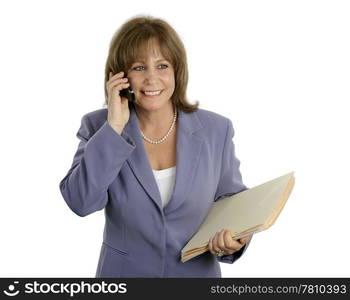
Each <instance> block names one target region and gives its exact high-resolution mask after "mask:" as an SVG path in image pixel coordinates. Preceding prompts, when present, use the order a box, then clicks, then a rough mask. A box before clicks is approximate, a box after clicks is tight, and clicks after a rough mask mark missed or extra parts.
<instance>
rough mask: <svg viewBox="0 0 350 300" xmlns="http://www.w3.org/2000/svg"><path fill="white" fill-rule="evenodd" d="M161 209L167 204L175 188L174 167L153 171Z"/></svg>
mask: <svg viewBox="0 0 350 300" xmlns="http://www.w3.org/2000/svg"><path fill="white" fill-rule="evenodd" d="M152 171H153V175H154V178H155V179H156V182H157V185H158V189H159V193H160V197H161V199H162V203H163V207H164V206H165V205H167V204H168V202H169V201H170V198H171V196H172V194H173V190H174V186H175V175H176V166H175V167H171V168H168V169H163V170H153V169H152Z"/></svg>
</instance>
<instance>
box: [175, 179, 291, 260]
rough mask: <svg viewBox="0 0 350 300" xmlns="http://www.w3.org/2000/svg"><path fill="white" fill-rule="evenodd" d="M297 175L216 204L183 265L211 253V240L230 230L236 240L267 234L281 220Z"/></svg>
mask: <svg viewBox="0 0 350 300" xmlns="http://www.w3.org/2000/svg"><path fill="white" fill-rule="evenodd" d="M294 181H295V178H294V172H291V173H288V174H286V175H283V176H281V177H278V178H275V179H273V180H270V181H268V182H265V183H263V184H261V185H258V186H255V187H253V188H250V189H248V190H245V191H242V192H240V193H237V194H235V195H233V196H228V197H226V198H223V199H220V200H218V201H216V202H214V203H213V205H212V207H211V209H210V211H209V213H208V215H207V217H206V218H205V220H204V222H203V223H202V224H201V226H200V227H199V229H198V231H197V233H195V234H194V235H193V236H192V238H191V239H190V241H189V242H188V243H187V244H186V246H185V247H184V248H183V249H182V250H181V261H182V262H186V261H188V260H189V259H191V258H193V257H195V256H197V255H200V254H202V253H204V252H206V251H208V242H209V239H210V237H211V236H214V234H215V233H216V232H217V231H219V230H221V229H229V230H230V231H231V232H232V234H233V238H234V239H239V238H241V237H244V236H247V235H250V234H252V233H256V232H259V231H263V230H266V229H267V228H269V227H270V226H271V225H272V224H273V223H274V222H275V221H276V219H277V217H278V216H279V214H280V212H281V210H282V208H283V207H284V205H285V203H286V201H287V199H288V198H289V195H290V193H291V192H292V189H293V186H294Z"/></svg>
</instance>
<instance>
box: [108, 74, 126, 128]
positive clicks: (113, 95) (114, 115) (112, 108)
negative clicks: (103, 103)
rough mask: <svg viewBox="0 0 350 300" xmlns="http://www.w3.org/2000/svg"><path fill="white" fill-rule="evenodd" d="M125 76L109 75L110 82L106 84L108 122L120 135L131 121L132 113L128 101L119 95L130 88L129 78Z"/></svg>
mask: <svg viewBox="0 0 350 300" xmlns="http://www.w3.org/2000/svg"><path fill="white" fill-rule="evenodd" d="M123 76H124V72H119V73H117V74H115V75H113V74H112V72H110V73H109V80H108V81H107V83H106V86H107V92H108V99H107V103H108V117H107V121H108V123H109V125H111V127H112V128H113V129H114V130H115V131H117V132H118V133H119V134H121V132H122V131H123V128H124V126H125V124H126V123H127V122H128V121H129V117H130V111H129V106H128V99H127V98H124V97H120V95H119V93H120V91H121V90H122V89H126V88H128V87H129V85H130V84H129V83H128V78H127V77H125V78H123Z"/></svg>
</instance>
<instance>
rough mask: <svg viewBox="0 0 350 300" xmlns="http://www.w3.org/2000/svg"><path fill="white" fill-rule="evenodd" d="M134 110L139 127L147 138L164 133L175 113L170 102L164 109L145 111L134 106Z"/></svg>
mask: <svg viewBox="0 0 350 300" xmlns="http://www.w3.org/2000/svg"><path fill="white" fill-rule="evenodd" d="M135 111H136V115H137V118H138V120H139V124H140V129H141V130H142V132H143V133H144V134H145V135H146V136H147V137H148V136H149V138H152V137H154V138H157V137H159V135H163V134H165V133H166V132H167V131H168V130H169V128H170V126H171V123H172V122H173V119H174V113H175V112H174V108H173V105H172V104H170V105H168V106H166V107H165V108H164V109H159V110H154V111H147V110H144V109H142V108H139V107H136V106H135Z"/></svg>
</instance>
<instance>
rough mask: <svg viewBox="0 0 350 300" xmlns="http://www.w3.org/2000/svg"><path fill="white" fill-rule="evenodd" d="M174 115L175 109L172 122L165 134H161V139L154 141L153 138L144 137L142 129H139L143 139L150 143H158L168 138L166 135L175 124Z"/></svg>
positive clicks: (175, 114) (175, 115)
mask: <svg viewBox="0 0 350 300" xmlns="http://www.w3.org/2000/svg"><path fill="white" fill-rule="evenodd" d="M176 117H177V110H176V109H175V113H174V118H173V122H172V123H171V126H170V128H169V130H168V132H167V133H166V135H165V136H163V137H162V138H161V139H158V140H155V141H154V140H151V139H149V138H148V137H146V136H145V135H144V134H143V132H142V130H141V129H140V131H141V135H142V138H143V139H144V140H146V141H147V142H149V143H151V144H159V143H162V142H164V141H165V140H166V139H167V138H168V136H169V135H170V133H171V132H172V130H173V128H174V126H175V122H176Z"/></svg>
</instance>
